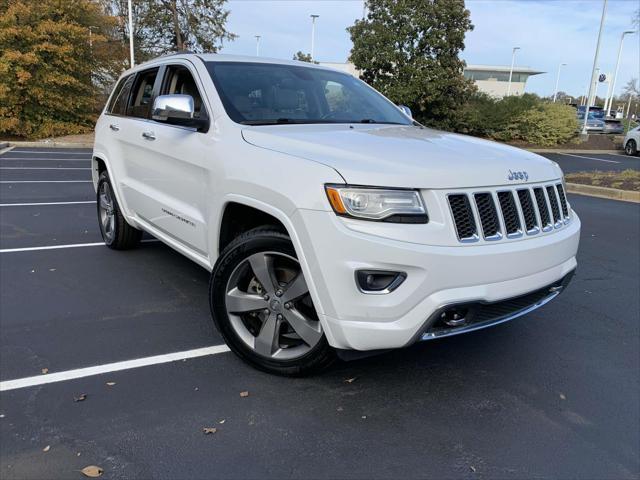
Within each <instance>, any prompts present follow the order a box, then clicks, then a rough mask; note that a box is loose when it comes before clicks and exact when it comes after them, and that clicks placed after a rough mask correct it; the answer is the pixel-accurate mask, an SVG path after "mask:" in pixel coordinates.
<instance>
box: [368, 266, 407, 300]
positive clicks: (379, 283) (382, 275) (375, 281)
mask: <svg viewBox="0 0 640 480" xmlns="http://www.w3.org/2000/svg"><path fill="white" fill-rule="evenodd" d="M406 278H407V274H406V273H404V272H390V271H385V270H358V271H357V272H356V285H358V289H359V290H360V291H361V292H362V293H377V294H383V293H390V292H393V291H394V290H395V289H396V288H398V287H399V286H400V285H401V284H402V282H404V280H405V279H406Z"/></svg>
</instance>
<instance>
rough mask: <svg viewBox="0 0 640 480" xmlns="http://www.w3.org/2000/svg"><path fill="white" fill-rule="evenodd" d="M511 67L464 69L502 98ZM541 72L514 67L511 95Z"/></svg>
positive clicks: (347, 67) (349, 67) (348, 66)
mask: <svg viewBox="0 0 640 480" xmlns="http://www.w3.org/2000/svg"><path fill="white" fill-rule="evenodd" d="M320 65H323V66H325V67H331V68H335V69H336V70H342V71H343V72H346V73H349V74H351V75H353V76H354V77H359V76H360V74H359V72H358V70H357V69H356V67H355V66H354V65H353V64H352V63H349V62H346V63H336V62H320ZM510 69H511V67H510V66H500V65H467V66H466V68H465V69H464V76H465V77H466V78H468V79H469V80H473V82H474V83H475V84H476V86H477V87H478V90H480V91H481V92H484V93H486V94H488V95H491V96H492V97H496V98H502V97H505V96H506V95H507V91H508V90H509V71H510ZM541 73H546V72H541V71H539V70H533V69H532V68H529V67H513V75H512V77H511V95H522V94H523V93H524V90H525V87H526V84H527V79H528V78H529V77H530V76H531V75H539V74H541Z"/></svg>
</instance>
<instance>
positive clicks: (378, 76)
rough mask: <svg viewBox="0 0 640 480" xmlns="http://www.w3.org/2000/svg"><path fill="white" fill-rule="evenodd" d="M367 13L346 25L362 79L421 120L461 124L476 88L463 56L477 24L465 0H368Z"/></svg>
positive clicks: (443, 124)
mask: <svg viewBox="0 0 640 480" xmlns="http://www.w3.org/2000/svg"><path fill="white" fill-rule="evenodd" d="M367 7H368V10H367V15H366V17H365V18H363V19H362V20H356V22H355V24H354V25H353V26H351V27H349V28H348V29H347V30H348V31H349V33H350V34H351V41H352V42H353V49H352V51H351V56H350V60H351V62H352V63H353V64H354V65H355V66H356V68H358V70H360V71H361V72H362V75H361V78H362V79H363V80H364V81H365V82H367V83H369V84H370V85H372V86H373V87H374V88H376V89H378V90H380V91H381V92H382V93H384V94H385V95H386V96H387V97H389V98H390V99H391V100H392V101H394V102H396V103H402V104H405V105H407V106H409V107H410V108H411V110H412V111H413V114H414V116H415V117H416V119H417V120H419V121H421V122H423V123H426V124H428V125H433V126H437V127H439V128H445V129H452V128H455V126H456V114H457V112H458V111H459V109H460V108H461V106H462V105H463V104H464V103H465V101H466V99H467V97H468V96H469V95H470V94H471V93H472V92H473V91H474V90H475V87H474V86H473V84H472V82H471V81H469V80H466V79H465V78H464V76H463V69H464V62H463V61H462V60H461V59H460V58H459V57H458V53H459V52H460V50H462V49H463V48H464V37H465V33H466V32H467V31H469V30H471V29H472V28H473V25H472V24H471V20H470V16H469V11H468V10H467V9H466V8H465V5H464V1H463V0H369V1H368V2H367Z"/></svg>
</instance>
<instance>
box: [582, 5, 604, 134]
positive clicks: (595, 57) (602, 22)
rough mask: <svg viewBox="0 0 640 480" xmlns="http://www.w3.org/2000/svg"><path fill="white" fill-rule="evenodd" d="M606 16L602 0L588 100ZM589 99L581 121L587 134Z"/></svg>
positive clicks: (583, 131)
mask: <svg viewBox="0 0 640 480" xmlns="http://www.w3.org/2000/svg"><path fill="white" fill-rule="evenodd" d="M606 16H607V0H604V1H603V2H602V17H600V30H599V31H598V41H597V42H596V53H595V55H594V56H593V67H591V81H590V82H589V100H591V92H592V91H593V82H594V81H595V79H596V66H597V65H598V56H599V55H600V39H601V38H602V29H603V27H604V19H605V17H606ZM590 103H591V102H590V101H589V102H587V107H586V108H585V112H584V120H583V122H582V130H581V131H580V133H581V134H582V135H587V120H588V119H589V107H590V106H591V105H590Z"/></svg>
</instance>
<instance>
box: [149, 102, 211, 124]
mask: <svg viewBox="0 0 640 480" xmlns="http://www.w3.org/2000/svg"><path fill="white" fill-rule="evenodd" d="M194 115H195V105H194V101H193V97H192V96H191V95H179V94H173V95H159V96H157V97H156V98H155V100H154V101H153V108H152V109H151V119H152V120H155V121H156V122H165V123H169V124H172V125H182V126H185V127H196V128H198V129H200V128H204V127H206V125H207V124H208V120H207V119H206V118H196V117H194Z"/></svg>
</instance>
